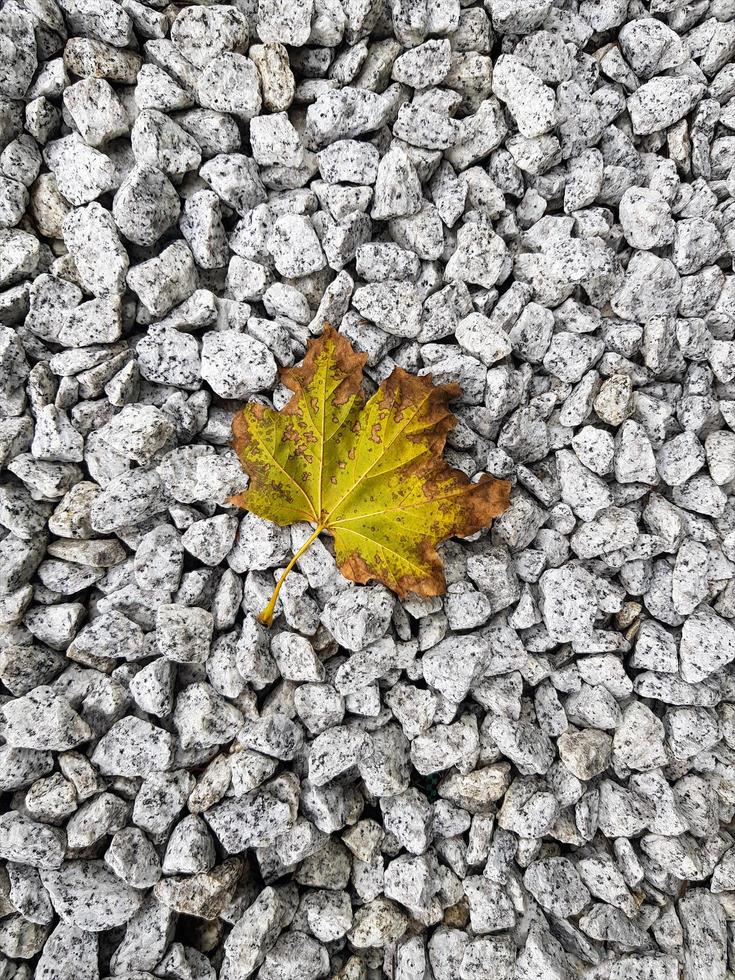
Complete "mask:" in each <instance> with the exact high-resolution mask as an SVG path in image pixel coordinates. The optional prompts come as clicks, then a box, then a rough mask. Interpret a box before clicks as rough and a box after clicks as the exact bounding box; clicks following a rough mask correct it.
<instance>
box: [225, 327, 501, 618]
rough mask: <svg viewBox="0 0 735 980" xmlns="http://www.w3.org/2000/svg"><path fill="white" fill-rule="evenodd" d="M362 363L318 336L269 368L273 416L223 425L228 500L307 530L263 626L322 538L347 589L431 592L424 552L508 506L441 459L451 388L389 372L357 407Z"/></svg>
mask: <svg viewBox="0 0 735 980" xmlns="http://www.w3.org/2000/svg"><path fill="white" fill-rule="evenodd" d="M366 360H367V356H366V355H365V354H358V353H357V352H356V351H355V350H353V348H352V346H351V344H350V343H349V341H348V340H347V338H346V337H344V336H343V335H342V334H339V333H337V332H336V331H335V330H334V329H332V328H331V327H326V328H325V330H324V332H323V333H322V335H321V337H319V338H318V339H317V340H312V341H310V343H309V346H308V349H307V352H306V357H305V358H304V361H303V362H302V363H301V364H300V365H298V366H297V367H293V368H285V369H282V370H281V380H282V382H283V383H284V384H285V385H286V386H287V387H288V388H290V389H291V390H292V391H293V393H294V394H293V397H292V398H291V400H290V401H289V402H288V404H287V405H285V406H284V407H283V408H282V409H281V411H280V412H276V411H274V410H273V409H271V408H267V407H265V406H264V405H261V404H257V403H255V402H251V403H250V404H248V405H247V406H246V407H245V408H244V409H243V410H242V411H241V412H239V413H238V414H237V415H236V416H235V418H234V420H233V425H232V431H233V436H234V439H233V446H234V448H235V450H236V452H237V454H238V456H239V457H240V461H241V463H242V467H243V469H244V470H245V472H246V473H247V475H248V477H249V478H250V479H249V483H248V487H247V489H246V490H245V491H244V492H243V493H240V494H238V495H237V496H235V497H233V498H232V499H231V502H232V503H234V504H237V505H238V506H240V507H244V508H245V509H247V510H249V511H252V512H253V513H254V514H257V515H258V516H259V517H262V518H265V519H266V520H269V521H273V522H274V523H276V524H280V525H281V526H285V525H288V524H293V523H295V522H297V521H308V522H309V523H310V524H311V525H312V527H313V528H314V532H313V534H312V535H311V536H310V537H309V538H308V540H307V541H305V542H304V544H303V546H302V547H301V548H300V549H299V550H298V551H297V553H296V554H295V555H294V556H293V558H292V560H291V561H290V562H289V564H288V565H287V567H286V569H285V570H284V572H283V574H282V575H281V577H280V579H279V581H278V583H277V585H276V588H275V590H274V592H273V595H272V597H271V600H270V602H269V603H268V605H267V606H266V608H265V609H264V610H263V612H262V613H261V614H260V619H261V621H262V622H264V623H267V624H268V625H270V624H271V622H272V620H273V611H274V609H275V605H276V600H277V599H278V593H279V591H280V588H281V585H282V584H283V581H284V579H285V578H286V576H287V575H288V573H289V572H290V571H291V569H292V568H293V566H294V565H295V564H296V562H297V561H298V559H299V558H300V557H301V555H303V554H304V552H305V551H306V550H307V549H308V548H309V547H310V545H311V544H312V543H313V542H314V541H315V539H316V538H317V537H318V536H319V535H320V534H321V533H322V532H323V531H327V532H328V533H329V534H331V535H332V537H333V538H334V549H335V555H336V560H337V564H338V566H339V570H340V571H341V572H342V574H343V575H344V576H346V578H349V579H351V580H352V581H353V582H360V583H365V582H368V581H370V580H371V579H377V580H378V581H379V582H382V583H383V584H384V585H387V586H388V587H389V588H390V589H392V590H393V591H394V592H396V593H398V595H399V596H405V595H406V594H407V593H408V592H415V593H417V594H418V595H424V596H428V595H441V594H442V593H443V592H445V591H446V585H445V581H444V572H443V567H442V562H441V558H440V557H439V555H438V553H437V550H436V545H437V544H438V543H439V542H440V541H443V540H444V539H445V538H448V537H451V536H452V535H455V534H456V535H460V536H463V537H464V536H466V535H468V534H473V533H474V532H475V531H479V530H480V529H481V528H484V527H488V526H489V525H490V523H491V521H492V518H493V517H496V516H497V515H498V514H502V513H503V511H504V510H505V509H506V508H507V506H508V498H509V495H510V484H509V483H508V482H507V481H505V480H495V479H493V478H492V477H491V476H488V475H487V474H485V475H483V476H482V477H481V478H480V479H479V481H478V482H476V483H472V482H471V481H470V480H469V478H468V477H467V476H466V474H464V473H463V472H461V471H460V470H456V469H453V468H452V467H451V466H450V465H449V463H448V462H447V461H446V460H445V459H444V457H443V452H444V444H445V442H446V438H447V434H448V433H449V431H450V430H451V429H452V428H453V427H454V426H455V424H456V419H455V417H454V416H453V415H452V413H451V411H450V410H449V402H450V401H451V400H452V399H454V398H457V396H458V395H459V393H460V389H459V386H458V385H455V384H444V385H435V384H434V383H433V382H432V380H431V378H430V377H418V376H417V375H413V374H409V373H408V372H407V371H404V370H402V369H401V368H395V369H394V371H393V373H392V374H391V376H390V377H389V378H388V379H387V380H386V381H384V382H383V383H382V384H381V385H380V387H379V388H378V390H377V391H376V392H375V394H374V395H373V396H372V397H371V398H370V399H369V400H368V401H367V402H366V401H365V398H364V395H363V391H362V376H363V367H364V364H365V361H366Z"/></svg>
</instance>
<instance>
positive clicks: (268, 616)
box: [258, 524, 325, 626]
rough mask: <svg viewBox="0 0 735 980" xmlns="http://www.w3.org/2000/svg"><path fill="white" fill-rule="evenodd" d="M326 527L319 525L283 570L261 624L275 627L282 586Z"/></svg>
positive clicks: (261, 618)
mask: <svg viewBox="0 0 735 980" xmlns="http://www.w3.org/2000/svg"><path fill="white" fill-rule="evenodd" d="M324 527H325V525H324V524H318V525H317V526H316V528H315V529H314V533H313V534H311V535H310V537H308V538H307V539H306V541H304V543H303V544H302V545H301V547H300V548H299V550H298V551H297V552H296V554H295V555H294V556H293V558H292V559H291V561H290V562H289V563H288V565H286V567H285V568H284V570H283V572H282V574H281V577H280V578H279V579H278V581H277V582H276V587H275V589H274V590H273V595H272V596H271V597H270V599H269V600H268V605H267V606H266V607H265V609H264V610H263V611H262V612H261V614H260V615H259V616H258V620H259V621H260V622H261V623H265V625H266V626H272V625H273V613H274V612H275V608H276V603H277V602H278V593H279V592H280V591H281V586H282V585H283V583H284V582H285V581H286V576H287V575H288V573H289V572H290V571H291V569H292V568H293V567H294V565H295V564H296V562H297V561H298V560H299V558H301V556H302V555H303V554H304V553H305V552H307V551H308V550H309V548H310V547H311V546H312V545H313V544H314V542H315V541H316V539H317V538H318V537H319V535H320V534H321V533H322V531H323V530H324Z"/></svg>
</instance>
